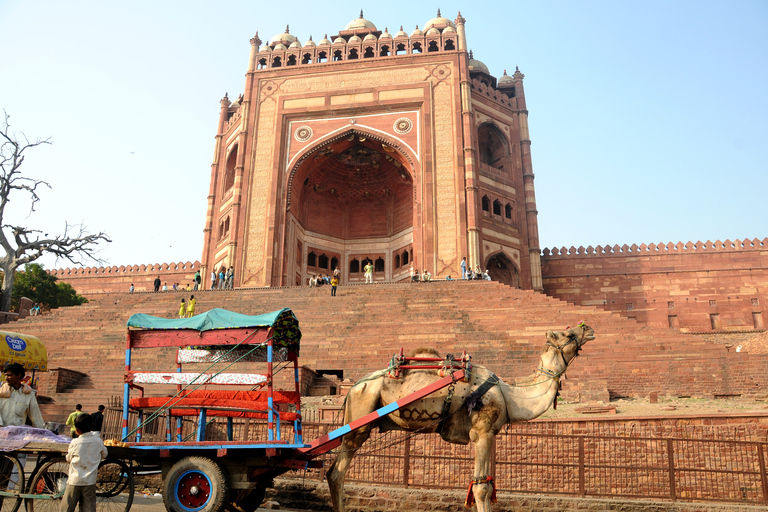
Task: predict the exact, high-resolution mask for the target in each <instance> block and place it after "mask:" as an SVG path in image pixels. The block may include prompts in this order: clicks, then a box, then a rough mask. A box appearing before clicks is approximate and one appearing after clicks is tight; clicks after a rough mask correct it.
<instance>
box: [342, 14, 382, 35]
mask: <svg viewBox="0 0 768 512" xmlns="http://www.w3.org/2000/svg"><path fill="white" fill-rule="evenodd" d="M360 29H370V30H371V31H375V30H376V25H374V24H373V22H370V21H368V20H367V19H365V18H363V11H362V10H361V11H360V17H359V18H357V19H356V20H352V21H350V22H349V23H347V26H346V27H344V30H360Z"/></svg>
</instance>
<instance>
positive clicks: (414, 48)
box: [411, 43, 421, 53]
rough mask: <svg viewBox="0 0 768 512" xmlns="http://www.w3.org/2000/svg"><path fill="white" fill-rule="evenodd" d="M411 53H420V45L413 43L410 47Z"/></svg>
mask: <svg viewBox="0 0 768 512" xmlns="http://www.w3.org/2000/svg"><path fill="white" fill-rule="evenodd" d="M411 53H421V43H413V45H411Z"/></svg>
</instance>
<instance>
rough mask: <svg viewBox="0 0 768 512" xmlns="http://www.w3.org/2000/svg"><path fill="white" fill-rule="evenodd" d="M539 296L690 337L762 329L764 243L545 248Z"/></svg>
mask: <svg viewBox="0 0 768 512" xmlns="http://www.w3.org/2000/svg"><path fill="white" fill-rule="evenodd" d="M541 263H542V274H543V276H544V292H545V293H546V294H547V295H550V296H552V297H557V298H559V299H562V300H566V301H568V302H571V303H573V304H578V305H582V306H597V307H601V308H603V309H606V310H608V311H613V312H616V313H620V314H621V315H622V316H625V317H628V318H633V319H635V320H637V321H638V322H642V323H646V324H649V325H654V326H657V327H672V328H680V329H682V330H684V331H690V332H709V331H752V330H762V329H765V325H766V321H767V320H768V318H766V317H767V316H768V314H766V313H765V305H766V303H768V238H764V239H762V240H759V239H757V238H755V239H752V240H734V241H730V240H725V241H724V242H721V241H720V240H718V241H716V242H711V241H707V242H704V243H702V242H700V241H699V242H696V243H693V242H688V243H686V244H683V243H682V242H678V243H677V244H674V243H668V244H658V245H657V244H650V245H646V244H642V245H639V246H638V245H634V244H633V245H632V246H627V245H623V246H621V247H619V246H618V245H614V246H610V245H607V246H599V245H598V246H597V247H594V248H593V247H592V246H589V247H587V248H584V247H579V248H575V247H571V248H569V249H567V248H565V247H563V248H560V249H558V248H554V249H545V250H544V251H543V253H542V260H541Z"/></svg>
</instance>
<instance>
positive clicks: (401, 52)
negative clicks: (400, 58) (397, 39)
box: [395, 43, 408, 55]
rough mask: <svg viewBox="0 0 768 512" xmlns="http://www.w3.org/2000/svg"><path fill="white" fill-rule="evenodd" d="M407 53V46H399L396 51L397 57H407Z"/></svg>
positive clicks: (401, 44)
mask: <svg viewBox="0 0 768 512" xmlns="http://www.w3.org/2000/svg"><path fill="white" fill-rule="evenodd" d="M406 53H408V52H407V51H406V50H405V44H403V43H400V44H398V45H397V47H396V50H395V55H405V54H406Z"/></svg>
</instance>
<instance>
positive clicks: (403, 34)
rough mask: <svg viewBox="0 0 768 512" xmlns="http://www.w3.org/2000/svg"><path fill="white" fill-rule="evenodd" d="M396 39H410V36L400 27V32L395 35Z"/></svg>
mask: <svg viewBox="0 0 768 512" xmlns="http://www.w3.org/2000/svg"><path fill="white" fill-rule="evenodd" d="M395 37H408V34H407V33H406V32H405V30H403V26H402V25H400V31H399V32H398V33H397V34H395Z"/></svg>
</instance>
